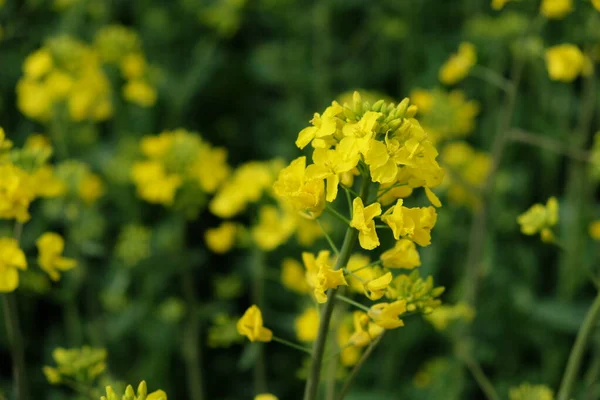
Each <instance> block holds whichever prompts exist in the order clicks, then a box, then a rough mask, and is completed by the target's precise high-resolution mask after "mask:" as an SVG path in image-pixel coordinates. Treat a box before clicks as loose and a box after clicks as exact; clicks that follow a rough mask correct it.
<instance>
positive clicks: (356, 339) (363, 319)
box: [349, 311, 384, 347]
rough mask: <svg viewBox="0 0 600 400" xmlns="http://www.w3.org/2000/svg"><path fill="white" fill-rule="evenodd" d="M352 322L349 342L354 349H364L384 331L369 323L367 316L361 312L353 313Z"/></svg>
mask: <svg viewBox="0 0 600 400" xmlns="http://www.w3.org/2000/svg"><path fill="white" fill-rule="evenodd" d="M352 321H353V324H354V332H353V333H352V336H350V339H349V342H350V343H352V344H353V345H354V346H356V347H365V346H366V345H368V344H369V343H371V341H372V340H373V339H375V338H376V337H377V336H379V335H380V334H381V333H382V332H383V331H384V329H383V328H382V327H380V326H379V325H376V324H373V323H371V322H370V321H369V316H368V315H367V314H366V313H365V312H363V311H354V313H353V314H352Z"/></svg>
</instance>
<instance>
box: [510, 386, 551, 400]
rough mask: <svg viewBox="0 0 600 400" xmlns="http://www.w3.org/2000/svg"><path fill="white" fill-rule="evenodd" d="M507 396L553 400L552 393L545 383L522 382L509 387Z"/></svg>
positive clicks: (520, 399) (532, 399) (533, 399)
mask: <svg viewBox="0 0 600 400" xmlns="http://www.w3.org/2000/svg"><path fill="white" fill-rule="evenodd" d="M508 397H509V399H510V400H554V393H553V392H552V389H550V388H549V387H548V386H546V385H532V384H530V383H522V384H521V385H519V386H517V387H512V388H510V390H509V392H508Z"/></svg>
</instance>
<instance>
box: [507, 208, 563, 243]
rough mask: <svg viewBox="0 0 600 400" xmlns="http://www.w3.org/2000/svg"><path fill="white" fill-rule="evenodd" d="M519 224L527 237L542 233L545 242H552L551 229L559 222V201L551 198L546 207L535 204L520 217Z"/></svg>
mask: <svg viewBox="0 0 600 400" xmlns="http://www.w3.org/2000/svg"><path fill="white" fill-rule="evenodd" d="M517 222H518V223H519V225H521V232H522V233H524V234H525V235H535V234H536V233H540V234H541V235H542V239H543V240H544V241H545V242H551V241H552V240H553V238H554V236H553V234H552V230H551V228H552V227H553V226H554V225H556V223H557V222H558V201H557V200H556V198H555V197H550V198H549V199H548V201H547V202H546V205H545V206H544V205H542V204H534V205H533V206H531V207H530V208H529V210H527V211H526V212H524V213H523V214H521V215H519V217H518V218H517Z"/></svg>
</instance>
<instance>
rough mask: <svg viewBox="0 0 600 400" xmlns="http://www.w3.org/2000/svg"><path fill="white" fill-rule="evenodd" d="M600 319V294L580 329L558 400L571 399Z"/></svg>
mask: <svg viewBox="0 0 600 400" xmlns="http://www.w3.org/2000/svg"><path fill="white" fill-rule="evenodd" d="M599 319H600V293H598V295H597V296H596V299H595V300H594V302H593V303H592V306H591V307H590V309H589V311H588V313H587V315H586V316H585V319H584V321H583V324H582V325H581V327H580V328H579V332H578V333H577V338H576V339H575V344H574V345H573V348H572V349H571V354H570V355H569V361H568V362H567V368H566V370H565V374H564V375H563V379H562V382H561V384H560V389H559V391H558V396H557V397H556V400H569V399H570V398H571V397H570V396H571V390H572V388H573V384H574V383H575V379H576V378H577V373H578V372H579V368H580V367H581V362H582V361H583V356H584V353H585V348H586V346H587V343H588V341H589V339H590V336H591V335H592V332H593V331H594V328H595V327H596V324H597V323H598V320H599Z"/></svg>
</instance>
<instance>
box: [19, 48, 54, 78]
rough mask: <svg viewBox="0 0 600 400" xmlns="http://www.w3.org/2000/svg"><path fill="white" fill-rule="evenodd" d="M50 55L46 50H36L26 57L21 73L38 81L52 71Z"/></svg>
mask: <svg viewBox="0 0 600 400" xmlns="http://www.w3.org/2000/svg"><path fill="white" fill-rule="evenodd" d="M52 66H53V62H52V55H51V54H50V52H49V51H48V50H47V49H40V50H37V51H35V52H33V53H31V54H30V55H28V56H27V58H26V59H25V62H24V63H23V73H24V74H25V76H26V77H28V78H31V79H39V78H41V77H43V76H44V75H46V74H47V73H48V72H50V70H51V69H52Z"/></svg>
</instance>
